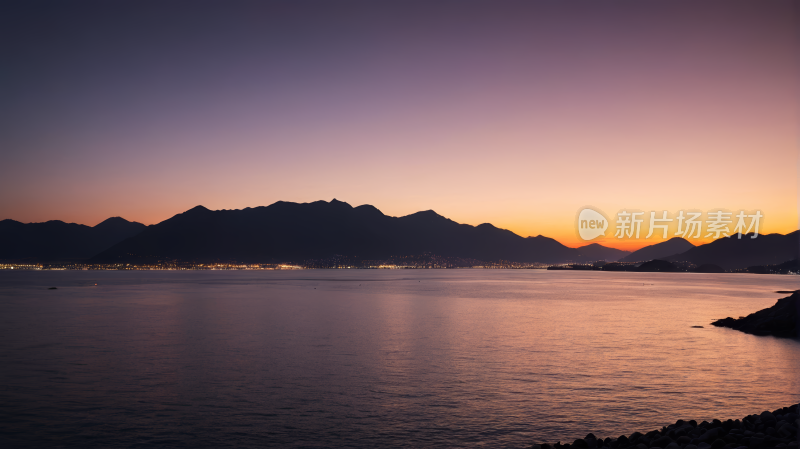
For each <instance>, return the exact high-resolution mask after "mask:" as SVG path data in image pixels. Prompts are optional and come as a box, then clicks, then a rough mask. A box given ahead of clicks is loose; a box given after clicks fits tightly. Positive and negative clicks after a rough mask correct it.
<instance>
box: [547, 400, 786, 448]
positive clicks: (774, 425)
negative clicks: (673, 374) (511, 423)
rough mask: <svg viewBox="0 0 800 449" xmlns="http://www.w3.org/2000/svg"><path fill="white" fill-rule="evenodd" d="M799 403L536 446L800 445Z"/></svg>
mask: <svg viewBox="0 0 800 449" xmlns="http://www.w3.org/2000/svg"><path fill="white" fill-rule="evenodd" d="M798 428H800V416H798V406H797V404H795V405H792V406H791V407H784V408H781V409H778V410H775V411H773V412H769V411H765V412H762V413H761V414H758V415H749V416H746V417H745V418H743V419H741V420H739V419H737V420H735V421H734V420H731V419H729V420H727V421H720V420H718V419H715V420H713V421H711V422H706V421H703V422H702V423H700V424H698V423H697V421H694V420H691V421H684V420H682V419H681V420H678V421H677V422H676V423H675V424H670V425H669V426H666V427H662V428H661V430H653V431H651V432H646V433H641V432H634V433H632V434H631V435H629V436H626V435H622V436H620V437H619V438H597V437H595V436H594V435H593V434H591V433H590V434H589V435H586V437H584V438H579V439H577V440H575V441H574V442H572V443H567V444H561V442H558V443H555V444H547V443H543V444H534V445H533V446H531V448H532V449H605V448H608V449H626V448H630V449H767V448H797V447H798V443H797V440H798Z"/></svg>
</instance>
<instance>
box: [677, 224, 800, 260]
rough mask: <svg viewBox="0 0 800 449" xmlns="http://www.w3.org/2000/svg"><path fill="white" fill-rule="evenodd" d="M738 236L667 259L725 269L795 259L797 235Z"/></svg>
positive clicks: (798, 247)
mask: <svg viewBox="0 0 800 449" xmlns="http://www.w3.org/2000/svg"><path fill="white" fill-rule="evenodd" d="M751 235H752V234H748V235H744V234H743V235H742V238H741V239H739V238H738V234H734V235H732V236H730V237H724V238H721V239H717V240H714V241H713V242H711V243H708V244H705V245H701V246H696V247H694V248H691V249H689V250H688V251H686V252H684V253H681V254H676V255H673V256H670V257H667V258H666V260H668V261H671V262H691V263H693V264H695V265H698V266H699V265H706V264H713V265H719V266H720V267H722V268H725V269H728V270H730V269H739V268H747V267H749V266H753V265H775V264H780V263H783V262H786V261H789V260H794V259H797V258H798V251H800V231H794V232H791V233H789V234H786V235H783V234H767V235H759V236H758V237H756V238H754V239H753V238H750V237H751Z"/></svg>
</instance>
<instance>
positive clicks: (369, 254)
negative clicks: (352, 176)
mask: <svg viewBox="0 0 800 449" xmlns="http://www.w3.org/2000/svg"><path fill="white" fill-rule="evenodd" d="M589 247H590V248H588V249H586V247H584V248H578V249H575V248H569V247H566V246H564V245H562V244H561V243H559V242H557V241H556V240H554V239H551V238H548V237H543V236H536V237H521V236H519V235H517V234H514V233H513V232H511V231H508V230H505V229H500V228H497V227H495V226H493V225H491V224H488V223H484V224H481V225H478V226H471V225H466V224H459V223H456V222H455V221H453V220H450V219H448V218H445V217H443V216H441V215H439V214H437V213H436V212H434V211H432V210H427V211H422V212H417V213H414V214H411V215H406V216H403V217H391V216H387V215H384V214H383V213H382V212H381V211H379V210H378V209H377V208H375V207H373V206H370V205H363V206H358V207H352V206H351V205H349V204H347V203H345V202H342V201H338V200H336V199H334V200H332V201H330V202H325V201H316V202H313V203H290V202H283V201H279V202H277V203H274V204H272V205H270V206H265V207H255V208H246V209H241V210H218V211H212V210H209V209H207V208H205V207H203V206H197V207H195V208H192V209H190V210H188V211H186V212H183V213H181V214H178V215H175V216H174V217H172V218H169V219H168V220H165V221H163V222H161V223H159V224H157V225H153V226H149V227H148V228H147V229H146V230H144V231H143V232H142V233H141V234H138V235H136V236H134V237H132V238H129V239H127V240H125V241H123V242H120V243H118V244H116V245H114V246H113V247H111V248H109V249H108V250H106V251H103V252H102V253H100V254H98V255H97V256H95V257H93V258H92V259H91V260H90V262H93V263H157V262H158V261H164V260H179V261H186V262H210V261H237V262H246V263H274V262H302V261H308V260H316V259H324V258H328V257H331V256H334V255H346V256H350V257H355V258H358V259H361V260H381V259H386V258H388V257H391V256H398V255H418V254H423V253H433V254H437V255H441V256H447V257H460V258H465V259H477V260H482V261H501V260H506V261H513V262H542V263H555V262H565V261H572V262H591V261H594V260H597V259H598V255H600V254H602V255H603V256H604V257H605V255H606V254H610V255H612V256H613V255H620V254H621V255H624V254H626V253H625V252H622V251H619V250H614V249H611V248H605V247H602V246H600V245H596V246H594V245H589Z"/></svg>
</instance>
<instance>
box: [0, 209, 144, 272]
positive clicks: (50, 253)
mask: <svg viewBox="0 0 800 449" xmlns="http://www.w3.org/2000/svg"><path fill="white" fill-rule="evenodd" d="M146 227H147V226H145V225H143V224H141V223H136V222H131V221H128V220H125V219H123V218H120V217H113V218H109V219H107V220H105V221H103V222H102V223H100V224H98V225H96V226H86V225H81V224H75V223H64V222H63V221H59V220H52V221H47V222H44V223H20V222H18V221H14V220H2V221H0V260H3V261H7V262H17V263H24V262H31V263H34V262H77V261H82V260H86V259H88V258H90V257H92V256H94V255H96V254H98V253H100V252H101V251H104V250H106V249H108V248H110V247H112V246H114V245H115V244H117V243H119V242H121V241H123V240H125V239H127V238H129V237H133V236H135V235H137V234H140V233H141V232H142V231H144V229H145V228H146Z"/></svg>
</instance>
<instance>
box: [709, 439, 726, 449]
mask: <svg viewBox="0 0 800 449" xmlns="http://www.w3.org/2000/svg"><path fill="white" fill-rule="evenodd" d="M726 444H728V443H726V442H725V440H723V439H721V438H717V439H716V440H714V442H713V443H711V449H722V448H723V447H725V445H726Z"/></svg>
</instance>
